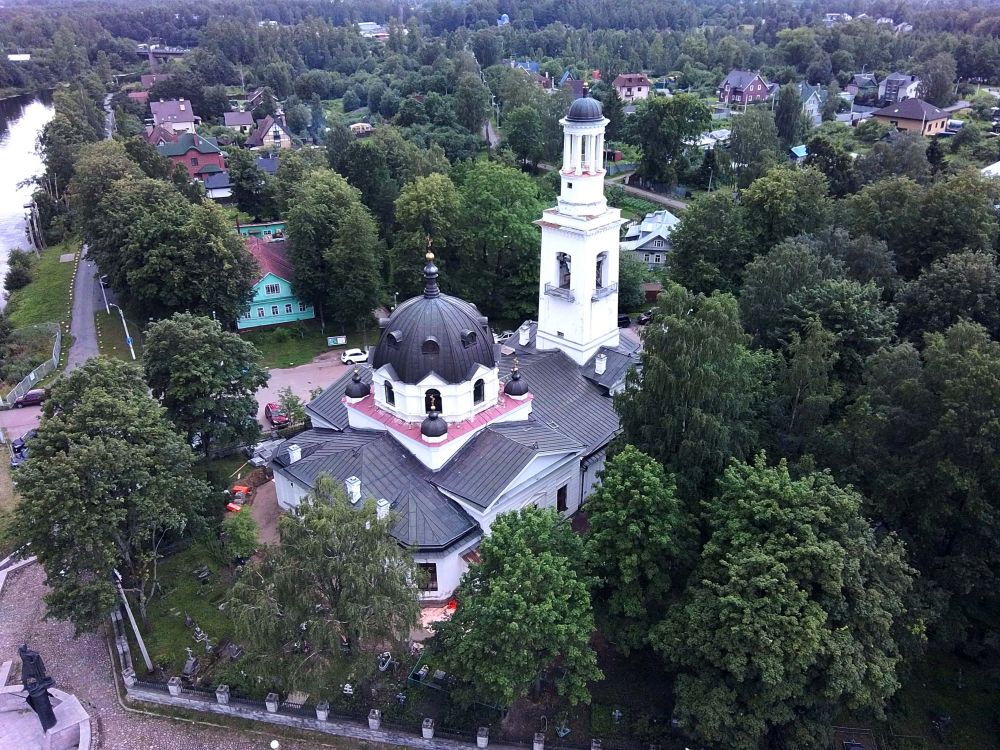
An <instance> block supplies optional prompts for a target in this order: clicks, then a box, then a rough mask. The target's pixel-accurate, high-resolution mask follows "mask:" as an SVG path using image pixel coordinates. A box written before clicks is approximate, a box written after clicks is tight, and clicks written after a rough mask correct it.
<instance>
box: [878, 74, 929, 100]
mask: <svg viewBox="0 0 1000 750" xmlns="http://www.w3.org/2000/svg"><path fill="white" fill-rule="evenodd" d="M919 88H920V79H919V78H917V77H916V76H913V75H910V74H908V73H899V72H896V73H890V74H889V75H887V76H886V77H885V78H884V79H882V82H881V83H880V84H879V85H878V99H879V101H880V102H885V103H887V104H891V103H892V102H901V101H903V100H904V99H915V98H916V97H917V96H918V94H919Z"/></svg>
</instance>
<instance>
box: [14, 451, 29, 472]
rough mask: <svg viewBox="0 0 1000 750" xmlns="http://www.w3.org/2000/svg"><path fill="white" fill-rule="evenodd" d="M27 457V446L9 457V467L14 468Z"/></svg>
mask: <svg viewBox="0 0 1000 750" xmlns="http://www.w3.org/2000/svg"><path fill="white" fill-rule="evenodd" d="M27 459H28V448H23V449H22V450H19V451H16V452H15V453H14V454H13V455H12V456H11V457H10V468H12V469H16V468H17V467H18V466H20V465H21V464H22V463H24V462H25V461H26V460H27Z"/></svg>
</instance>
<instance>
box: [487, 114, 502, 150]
mask: <svg viewBox="0 0 1000 750" xmlns="http://www.w3.org/2000/svg"><path fill="white" fill-rule="evenodd" d="M483 138H485V139H486V142H487V143H489V144H490V148H497V147H498V146H499V145H500V134H499V133H497V131H496V128H494V127H493V121H492V120H487V121H486V124H485V125H483Z"/></svg>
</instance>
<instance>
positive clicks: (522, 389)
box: [503, 359, 528, 398]
mask: <svg viewBox="0 0 1000 750" xmlns="http://www.w3.org/2000/svg"><path fill="white" fill-rule="evenodd" d="M503 392H504V393H506V394H507V395H508V396H511V397H513V398H520V397H521V396H525V395H527V393H528V384H527V383H526V382H524V378H522V377H521V369H520V368H519V367H518V366H517V360H516V359H515V360H514V366H513V367H512V368H510V380H508V381H507V385H505V386H504V387H503Z"/></svg>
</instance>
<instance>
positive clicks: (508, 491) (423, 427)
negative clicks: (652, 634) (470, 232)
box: [271, 99, 639, 605]
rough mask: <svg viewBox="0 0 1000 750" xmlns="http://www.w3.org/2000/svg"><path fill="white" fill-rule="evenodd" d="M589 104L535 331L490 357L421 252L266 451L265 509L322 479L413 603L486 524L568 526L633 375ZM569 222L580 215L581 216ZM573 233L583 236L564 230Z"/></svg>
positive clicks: (449, 574) (453, 570)
mask: <svg viewBox="0 0 1000 750" xmlns="http://www.w3.org/2000/svg"><path fill="white" fill-rule="evenodd" d="M605 122H606V121H605V120H604V119H603V116H602V113H601V106H600V103H599V102H597V101H596V100H594V99H578V100H577V101H575V102H574V103H573V104H572V105H571V106H570V109H569V112H568V114H567V116H566V117H565V118H564V119H563V120H562V121H561V124H562V126H563V128H564V135H565V138H566V140H567V141H571V142H572V141H575V142H577V143H580V144H581V148H580V150H579V151H578V150H576V149H566V150H565V152H564V154H563V161H562V165H561V169H560V170H559V173H558V174H559V175H560V179H561V180H562V182H561V190H560V196H559V201H558V204H557V205H556V206H553V207H552V208H549V209H546V210H545V211H544V212H543V213H542V216H541V218H540V220H539V221H538V222H537V223H538V225H539V227H540V228H541V247H540V279H539V285H538V313H537V316H536V317H537V322H536V321H525V322H524V323H523V324H522V325H521V326H520V327H519V329H518V331H517V333H516V334H515V335H514V336H513V337H511V338H510V339H509V340H507V341H506V342H504V344H503V345H502V346H498V345H496V344H495V343H494V341H495V339H494V336H493V330H492V328H491V326H490V321H489V320H488V319H487V318H485V317H483V315H482V313H481V312H480V311H479V310H478V309H477V308H476V307H475V306H474V305H473V304H472V303H471V302H470V301H466V300H463V299H459V298H457V297H454V296H450V295H448V294H446V291H447V290H446V289H444V290H443V289H442V288H441V285H440V284H439V279H438V275H439V274H438V268H437V266H436V265H435V263H434V256H433V255H432V254H428V255H427V264H426V265H425V266H424V271H423V293H422V294H419V295H417V296H416V297H413V298H411V299H408V300H406V301H405V302H401V303H400V304H399V305H398V306H397V307H396V308H395V309H394V310H393V311H392V314H391V315H390V316H389V317H388V318H386V319H384V320H383V321H382V322H381V328H382V332H381V334H380V338H379V341H378V344H377V345H376V346H375V347H374V348H373V349H372V351H371V354H370V357H369V360H368V362H366V363H365V364H363V365H360V366H358V367H357V368H355V369H354V370H353V371H349V372H347V373H344V375H343V376H342V377H340V378H339V379H338V380H336V381H334V382H333V383H332V384H331V385H330V386H329V387H328V388H326V389H325V390H324V391H323V392H322V393H320V394H319V395H318V396H317V397H316V398H314V399H313V400H312V401H311V402H310V403H309V404H308V405H307V407H306V410H307V413H308V414H309V416H310V418H311V420H312V428H311V429H309V430H306V431H305V432H302V433H299V434H298V435H296V436H295V437H294V438H291V439H289V440H286V441H285V442H284V443H282V444H281V445H279V446H278V448H277V450H276V451H275V453H274V458H273V459H272V462H271V467H272V469H273V471H274V482H275V489H276V494H277V499H278V505H279V507H281V508H284V509H291V508H295V507H297V506H298V505H299V503H300V502H301V501H302V499H303V498H304V497H305V496H306V495H307V494H308V492H309V491H310V489H311V488H312V487H314V486H315V483H316V480H317V479H318V478H319V477H320V476H323V475H327V476H330V477H331V478H332V479H333V480H334V481H336V482H338V483H340V484H341V486H342V487H344V489H345V490H346V493H347V498H348V501H349V502H350V503H351V504H352V505H355V506H356V507H361V506H362V504H363V503H364V504H367V503H371V504H372V505H374V506H375V508H376V511H377V513H378V514H380V515H382V516H383V517H385V515H386V514H388V513H390V512H393V513H394V514H395V518H396V520H395V522H394V523H393V525H392V528H391V530H390V533H391V534H392V535H393V537H394V538H395V539H396V541H397V542H399V544H400V545H402V546H404V547H406V548H407V549H408V550H410V552H411V553H412V554H413V557H414V562H415V563H416V564H417V566H418V567H419V568H420V570H421V571H422V572H423V574H424V575H422V576H421V577H420V578H421V579H422V580H421V602H422V603H423V604H425V605H436V604H439V603H444V602H447V601H448V600H449V599H450V598H451V597H452V596H453V594H454V591H455V588H456V587H457V586H458V582H459V579H460V578H461V576H462V574H463V573H464V572H465V571H466V570H467V569H468V567H469V564H470V562H473V561H475V560H476V559H477V554H478V550H479V544H480V541H481V540H482V539H483V537H485V536H487V535H488V534H489V533H490V529H491V526H492V524H493V522H494V520H495V519H496V518H497V516H498V515H500V514H502V513H505V512H510V511H517V510H519V509H521V508H525V507H528V506H535V507H539V508H550V509H551V510H552V511H553V512H556V513H559V514H560V515H562V516H563V517H570V516H572V515H573V514H575V513H576V512H577V511H578V510H579V509H580V507H581V504H582V503H583V502H584V500H585V498H586V497H587V495H589V494H590V492H591V491H592V489H593V487H594V486H595V485H596V484H597V482H598V481H599V480H598V474H599V472H600V471H601V469H602V467H603V466H604V461H605V456H606V454H607V450H608V446H609V444H610V443H611V441H613V440H614V439H615V437H616V436H617V435H618V434H619V433H620V432H621V424H620V421H619V418H618V415H617V413H616V412H615V408H614V400H613V398H611V396H612V395H613V394H615V393H618V392H620V391H621V390H622V388H623V387H624V381H625V376H626V374H627V373H628V371H629V370H630V369H632V368H634V367H635V366H636V365H637V364H638V362H639V355H638V353H639V341H638V340H637V338H636V337H634V336H633V335H632V332H631V331H621V330H620V329H619V328H618V325H617V320H618V254H619V249H618V237H617V227H618V226H619V224H620V222H621V213H620V211H619V210H618V209H615V208H611V207H609V206H608V205H607V201H606V198H605V196H604V176H605V171H604V168H603V160H602V158H601V149H600V147H599V145H598V144H599V143H600V142H601V140H602V139H603V137H604V126H605ZM581 217H583V218H581ZM581 221H583V222H585V224H586V227H587V228H586V231H581V230H579V229H576V231H573V229H574V228H578V227H580V226H581Z"/></svg>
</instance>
